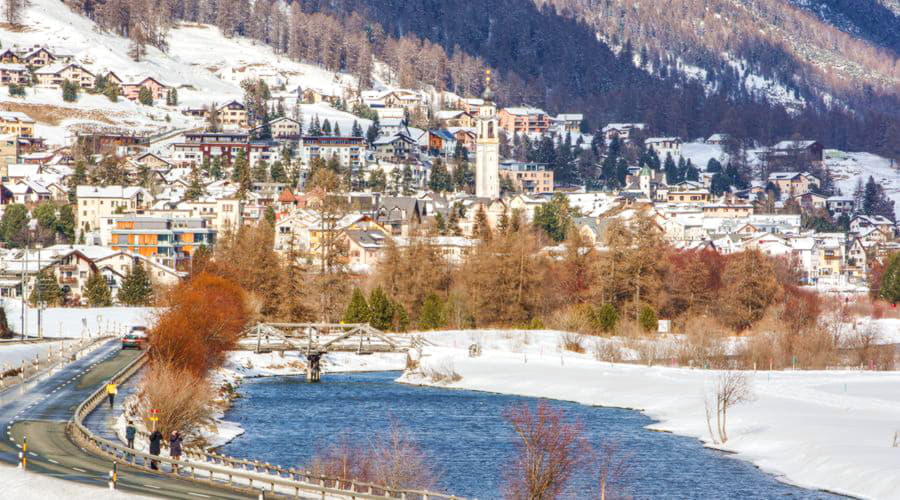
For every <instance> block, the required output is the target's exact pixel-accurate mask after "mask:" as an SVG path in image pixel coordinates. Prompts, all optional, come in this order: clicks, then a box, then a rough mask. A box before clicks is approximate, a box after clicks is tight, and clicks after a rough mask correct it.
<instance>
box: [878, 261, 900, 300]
mask: <svg viewBox="0 0 900 500" xmlns="http://www.w3.org/2000/svg"><path fill="white" fill-rule="evenodd" d="M878 295H879V296H880V297H881V298H882V299H884V300H885V301H887V302H889V303H891V304H897V303H900V252H895V253H894V254H893V255H891V256H890V258H889V259H888V260H887V266H886V267H885V269H884V274H883V275H882V277H881V287H880V289H879V291H878Z"/></svg>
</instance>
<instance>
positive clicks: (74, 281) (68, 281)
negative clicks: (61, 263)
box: [59, 276, 78, 285]
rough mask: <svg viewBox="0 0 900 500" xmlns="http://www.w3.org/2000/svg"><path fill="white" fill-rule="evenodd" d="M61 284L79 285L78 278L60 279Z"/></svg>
mask: <svg viewBox="0 0 900 500" xmlns="http://www.w3.org/2000/svg"><path fill="white" fill-rule="evenodd" d="M59 282H60V283H61V284H63V285H77V284H78V278H76V277H74V276H69V277H62V278H60V279H59Z"/></svg>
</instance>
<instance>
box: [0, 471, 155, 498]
mask: <svg viewBox="0 0 900 500" xmlns="http://www.w3.org/2000/svg"><path fill="white" fill-rule="evenodd" d="M0 483H2V484H3V496H4V497H5V498H16V499H19V500H96V499H100V498H111V499H119V498H149V497H145V496H140V495H136V494H134V493H125V492H123V491H110V490H109V489H108V488H104V487H99V486H91V485H88V484H84V483H81V482H77V481H74V480H72V481H68V480H64V479H59V478H55V477H51V476H48V475H45V474H37V473H34V472H31V471H23V470H22V469H19V468H16V467H11V466H8V465H0Z"/></svg>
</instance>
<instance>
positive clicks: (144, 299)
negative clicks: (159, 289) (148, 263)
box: [118, 262, 153, 306]
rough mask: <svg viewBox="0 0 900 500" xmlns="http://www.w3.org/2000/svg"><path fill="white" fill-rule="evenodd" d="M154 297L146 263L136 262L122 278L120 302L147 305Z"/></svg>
mask: <svg viewBox="0 0 900 500" xmlns="http://www.w3.org/2000/svg"><path fill="white" fill-rule="evenodd" d="M151 298H153V286H152V285H151V283H150V276H148V275H147V271H146V270H145V269H144V265H143V264H142V263H140V262H136V263H135V264H134V265H133V266H131V270H129V271H128V274H126V275H125V278H124V279H123V280H122V288H120V289H119V296H118V299H119V302H120V303H122V304H124V305H126V306H146V305H148V304H149V303H150V299H151Z"/></svg>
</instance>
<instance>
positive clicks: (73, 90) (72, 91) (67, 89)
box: [62, 80, 78, 102]
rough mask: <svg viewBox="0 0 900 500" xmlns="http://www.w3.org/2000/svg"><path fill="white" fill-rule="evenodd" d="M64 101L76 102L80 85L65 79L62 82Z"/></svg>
mask: <svg viewBox="0 0 900 500" xmlns="http://www.w3.org/2000/svg"><path fill="white" fill-rule="evenodd" d="M62 96H63V101H66V102H74V101H76V100H77V99H78V85H76V84H75V83H73V82H70V81H69V80H65V81H64V82H63V84H62Z"/></svg>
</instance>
